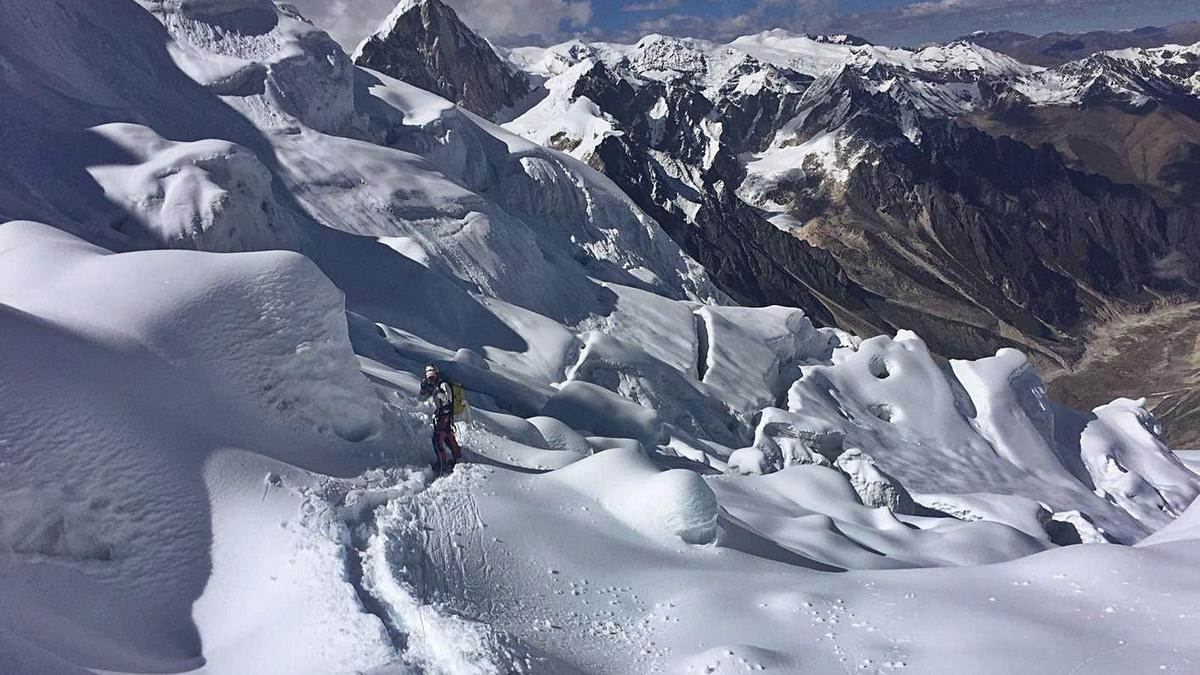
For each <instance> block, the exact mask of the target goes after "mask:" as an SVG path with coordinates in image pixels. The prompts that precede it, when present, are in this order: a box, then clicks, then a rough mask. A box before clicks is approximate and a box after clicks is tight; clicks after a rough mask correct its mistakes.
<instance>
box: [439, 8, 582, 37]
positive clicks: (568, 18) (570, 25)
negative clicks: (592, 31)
mask: <svg viewBox="0 0 1200 675" xmlns="http://www.w3.org/2000/svg"><path fill="white" fill-rule="evenodd" d="M446 4H448V5H450V6H451V7H453V8H454V9H455V11H457V12H458V15H459V16H460V17H462V19H463V21H465V22H466V23H467V25H468V26H470V27H471V28H473V29H475V30H477V31H479V32H480V33H481V34H483V35H486V36H488V37H527V36H544V37H550V36H555V35H558V34H560V33H561V32H562V30H563V29H566V30H581V29H583V28H585V27H586V26H587V25H588V23H590V22H591V20H592V3H591V0H447V2H446Z"/></svg>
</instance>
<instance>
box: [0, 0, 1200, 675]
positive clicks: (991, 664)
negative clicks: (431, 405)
mask: <svg viewBox="0 0 1200 675" xmlns="http://www.w3.org/2000/svg"><path fill="white" fill-rule="evenodd" d="M777 38H779V39H777ZM757 43H758V44H757V45H756V51H757V53H759V54H760V58H763V59H764V60H768V61H769V60H770V59H769V58H768V57H771V58H776V56H775V54H776V53H777V52H776V51H770V52H768V51H767V50H768V49H770V50H783V51H786V50H788V49H793V47H789V46H788V45H787V43H786V41H782V40H781V38H780V37H779V36H775V38H772V39H768V38H767V37H762V36H760V37H759V38H757ZM825 48H830V49H832V48H833V47H832V46H829V45H825V46H824V47H821V49H825ZM813 49H816V48H815V47H814V48H813ZM790 58H795V57H790ZM813 58H816V57H813ZM913 58H914V59H917V57H913ZM925 63H926V60H920V59H918V60H917V61H915V65H913V67H926V66H925V65H923V64H925ZM968 63H975V62H974V61H968ZM1002 65H1003V64H1002ZM549 67H550V66H547V68H549ZM571 67H575V66H571ZM930 67H932V66H930ZM973 67H974V66H973ZM978 67H981V68H987V67H995V64H994V63H993V62H991V61H988V60H986V59H985V60H982V61H980V62H979V65H978ZM564 72H568V75H566V76H569V68H568V69H567V71H564ZM559 76H560V77H563V75H559ZM745 86H750V84H749V83H747V84H746V85H745ZM550 96H551V97H552V96H553V93H551V94H550ZM0 100H3V101H4V104H3V105H0V128H2V129H3V130H4V132H3V148H4V150H5V152H3V153H0V176H2V177H3V178H2V180H0V222H3V224H0V606H3V607H4V608H5V611H4V612H0V671H3V672H10V673H82V672H115V673H135V672H138V673H142V672H195V671H202V672H211V673H343V672H344V673H353V672H370V673H422V672H427V673H511V672H521V673H572V672H588V673H592V672H612V673H623V672H707V673H738V672H752V671H767V672H771V671H774V672H799V671H804V672H877V673H891V672H897V671H906V672H919V673H961V672H972V673H997V674H999V673H1013V672H1063V673H1067V672H1111V673H1123V672H1140V671H1145V670H1152V671H1155V672H1159V671H1162V672H1189V671H1191V670H1193V669H1194V667H1195V666H1194V664H1195V662H1196V661H1197V659H1200V652H1198V651H1197V649H1196V647H1195V646H1194V645H1195V641H1194V640H1193V639H1192V638H1193V637H1194V635H1195V634H1196V630H1197V628H1198V627H1200V614H1197V613H1196V612H1195V607H1197V606H1198V605H1200V583H1198V582H1197V578H1196V575H1195V574H1194V569H1195V565H1196V563H1197V560H1200V532H1198V531H1197V528H1196V527H1195V521H1196V519H1197V517H1198V516H1197V514H1198V509H1200V507H1197V506H1191V504H1192V502H1194V501H1195V498H1196V496H1197V494H1198V493H1200V475H1198V474H1197V473H1196V472H1195V460H1194V458H1193V459H1189V458H1190V457H1191V455H1188V454H1186V453H1184V454H1177V453H1175V452H1173V451H1172V450H1171V449H1169V448H1167V447H1166V445H1165V444H1164V443H1163V442H1162V440H1161V429H1160V428H1159V427H1158V425H1157V423H1156V421H1155V420H1154V418H1153V416H1152V415H1150V414H1149V413H1148V412H1146V411H1145V409H1144V408H1143V407H1142V404H1141V403H1140V402H1138V401H1136V400H1129V399H1122V400H1117V401H1114V402H1113V403H1111V404H1109V405H1105V406H1101V407H1098V408H1096V409H1094V410H1091V411H1075V410H1070V409H1067V408H1065V407H1063V406H1060V405H1057V404H1056V403H1054V402H1053V401H1050V400H1049V399H1048V398H1047V396H1046V393H1045V388H1044V385H1043V384H1042V382H1041V380H1040V379H1039V377H1038V375H1037V373H1036V371H1035V370H1034V369H1033V368H1032V366H1031V365H1030V364H1029V362H1028V360H1027V359H1026V357H1025V356H1024V355H1022V354H1021V353H1020V352H1017V351H1015V350H1011V349H1004V350H1001V351H1000V352H998V353H997V354H995V355H994V356H989V357H986V358H982V359H977V360H951V361H947V360H943V359H940V358H938V357H936V356H934V355H933V354H932V353H931V352H930V350H929V349H928V348H927V347H926V345H925V343H924V342H923V341H922V340H921V338H920V337H919V336H917V335H916V334H914V333H911V332H909V331H900V332H898V333H896V334H895V335H882V336H863V337H860V336H856V335H852V334H850V333H848V332H846V331H844V330H839V329H836V328H831V327H821V326H818V325H815V324H814V323H813V321H812V320H811V319H810V317H808V316H806V315H805V313H804V312H803V311H802V310H801V309H798V308H791V307H781V306H770V307H739V306H735V305H734V303H732V302H731V301H730V299H729V298H728V297H727V296H725V294H723V293H722V292H721V291H720V290H719V289H718V288H717V287H716V286H715V285H714V284H713V283H712V281H711V280H710V279H709V277H708V275H707V274H706V273H705V271H704V270H703V268H701V266H700V265H699V264H698V263H697V262H696V261H695V260H693V259H691V258H690V257H688V256H687V255H686V254H685V253H684V252H683V251H681V250H680V248H679V247H678V246H677V245H676V244H675V242H674V241H672V239H671V238H670V237H669V236H668V235H667V234H666V232H664V231H663V229H662V228H661V227H660V225H659V224H658V223H657V222H655V220H654V219H653V218H651V217H650V216H648V215H647V214H646V213H644V212H643V211H642V210H641V209H639V208H638V207H637V206H636V205H635V204H634V203H633V202H632V201H630V199H629V198H628V197H626V196H625V195H624V194H623V193H622V192H621V190H620V189H618V188H617V186H616V185H614V184H613V183H612V182H611V181H610V180H608V179H607V178H605V177H604V176H603V175H601V174H600V173H598V172H597V171H595V170H593V169H592V168H591V167H589V166H587V165H586V164H584V163H583V162H581V161H579V159H578V158H577V157H576V156H572V153H567V152H562V151H560V150H556V149H554V148H553V147H548V146H553V145H554V140H553V138H551V137H547V138H535V139H534V140H531V139H530V138H527V137H525V135H524V133H525V131H526V128H524V127H522V124H528V128H533V129H544V128H546V127H544V126H543V125H542V124H541V123H540V122H538V123H534V122H533V121H531V120H533V118H531V117H528V115H530V114H540V115H544V116H545V117H551V116H553V115H557V114H560V113H561V111H556V110H553V109H551V108H549V107H546V106H544V107H543V108H541V111H540V112H539V108H537V107H535V108H532V109H531V112H530V113H526V117H523V118H517V119H516V120H515V121H514V122H511V123H509V124H506V125H504V126H497V125H495V124H493V123H491V122H488V121H486V120H484V119H482V118H481V117H479V116H477V115H475V114H473V113H471V112H468V111H466V110H464V109H463V108H461V107H459V106H456V105H454V104H453V103H450V102H448V101H446V100H444V99H442V98H440V97H439V96H436V95H434V94H431V93H429V92H426V91H423V90H421V89H418V88H416V87H414V86H412V85H410V84H407V83H404V82H402V81H399V80H396V79H393V78H390V77H388V76H386V75H384V74H382V73H378V72H372V71H370V70H368V69H365V68H362V67H359V66H354V65H353V64H352V63H351V62H350V60H349V57H347V56H346V55H345V54H344V53H343V52H342V51H341V49H340V48H339V47H338V46H337V45H336V43H334V42H333V41H332V40H331V39H329V38H328V36H327V35H326V34H325V33H324V32H323V31H321V30H320V28H319V27H316V26H313V25H311V24H310V23H309V22H308V21H307V20H306V19H304V18H303V17H302V16H301V15H300V14H299V12H297V11H296V10H295V9H294V8H291V7H290V6H288V5H285V4H279V5H276V4H274V3H272V2H269V1H268V0H164V1H163V2H149V1H147V2H143V3H135V2H130V1H128V0H99V1H97V0H55V1H53V2H45V3H32V4H30V3H24V4H22V5H20V6H16V5H12V4H7V5H3V6H0ZM547 100H548V101H550V99H549V98H548V99H547ZM551 103H553V101H551ZM563 119H564V120H565V122H564V124H575V125H583V126H586V127H587V128H588V132H587V133H588V134H603V133H607V131H606V130H605V128H604V125H603V124H602V123H601V122H595V121H589V120H583V121H581V120H580V118H577V117H576V118H566V117H564V118H563ZM522 120H524V122H522ZM517 132H521V133H517ZM429 362H432V363H437V364H439V365H440V366H441V367H442V368H443V369H444V370H445V372H447V373H448V374H449V375H450V376H451V377H452V378H454V379H455V380H456V381H459V382H461V383H462V384H463V386H464V387H465V388H466V389H467V390H468V392H469V397H470V401H471V405H472V408H473V410H472V414H471V419H470V421H469V423H466V424H464V425H463V427H462V430H461V432H460V437H461V440H462V441H463V444H464V445H465V446H466V448H467V449H468V451H469V453H470V458H471V462H470V463H468V464H465V465H462V466H460V467H459V469H458V470H457V471H456V472H455V473H454V474H452V475H451V476H448V477H445V478H441V479H438V480H434V479H433V476H432V475H431V473H430V472H429V471H428V469H425V468H423V467H424V466H425V462H426V461H427V460H428V458H429V455H430V454H431V453H430V452H429V439H428V431H427V421H426V419H425V415H424V411H423V410H422V408H421V405H420V404H419V403H418V402H417V390H418V378H419V373H420V372H421V368H422V367H423V366H424V364H425V363H429Z"/></svg>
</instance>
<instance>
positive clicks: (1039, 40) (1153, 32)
mask: <svg viewBox="0 0 1200 675" xmlns="http://www.w3.org/2000/svg"><path fill="white" fill-rule="evenodd" d="M960 39H962V40H966V41H969V42H973V43H975V44H977V45H980V46H981V47H987V48H988V49H991V50H993V51H997V52H1000V53H1002V54H1008V55H1009V56H1011V57H1013V58H1015V59H1017V60H1019V61H1023V62H1025V63H1030V64H1033V65H1037V66H1047V67H1051V66H1060V65H1062V64H1064V63H1066V62H1068V61H1075V60H1077V59H1082V58H1085V57H1087V56H1091V55H1092V54H1095V53H1097V52H1105V51H1112V50H1115V49H1129V48H1131V47H1142V48H1147V47H1162V46H1164V45H1171V44H1174V45H1190V44H1195V43H1196V42H1200V21H1181V22H1179V23H1173V24H1171V25H1169V26H1165V27H1159V26H1146V27H1143V28H1138V29H1135V30H1123V31H1111V30H1097V31H1091V32H1089V33H1061V32H1054V33H1046V34H1045V35H1038V36H1034V35H1026V34H1025V33H1015V32H1012V31H996V32H980V33H973V34H971V35H967V36H964V37H962V38H960Z"/></svg>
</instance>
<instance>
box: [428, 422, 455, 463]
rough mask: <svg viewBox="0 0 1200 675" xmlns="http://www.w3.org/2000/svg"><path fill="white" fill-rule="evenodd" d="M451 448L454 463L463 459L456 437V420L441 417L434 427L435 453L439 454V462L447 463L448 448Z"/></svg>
mask: <svg viewBox="0 0 1200 675" xmlns="http://www.w3.org/2000/svg"><path fill="white" fill-rule="evenodd" d="M447 447H448V448H450V452H451V453H452V455H451V456H452V457H454V461H456V462H457V461H458V460H460V459H462V448H461V447H459V445H458V439H457V438H455V437H454V418H453V417H450V416H447V417H439V418H438V419H437V421H436V422H434V425H433V451H434V452H436V453H437V458H438V461H439V462H441V463H443V464H444V463H445V462H446V448H447Z"/></svg>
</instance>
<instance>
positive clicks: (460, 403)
mask: <svg viewBox="0 0 1200 675" xmlns="http://www.w3.org/2000/svg"><path fill="white" fill-rule="evenodd" d="M450 403H451V405H453V406H454V415H455V416H458V415H462V414H463V413H465V412H467V393H466V392H465V391H463V388H462V385H461V384H459V383H457V382H451V383H450Z"/></svg>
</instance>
